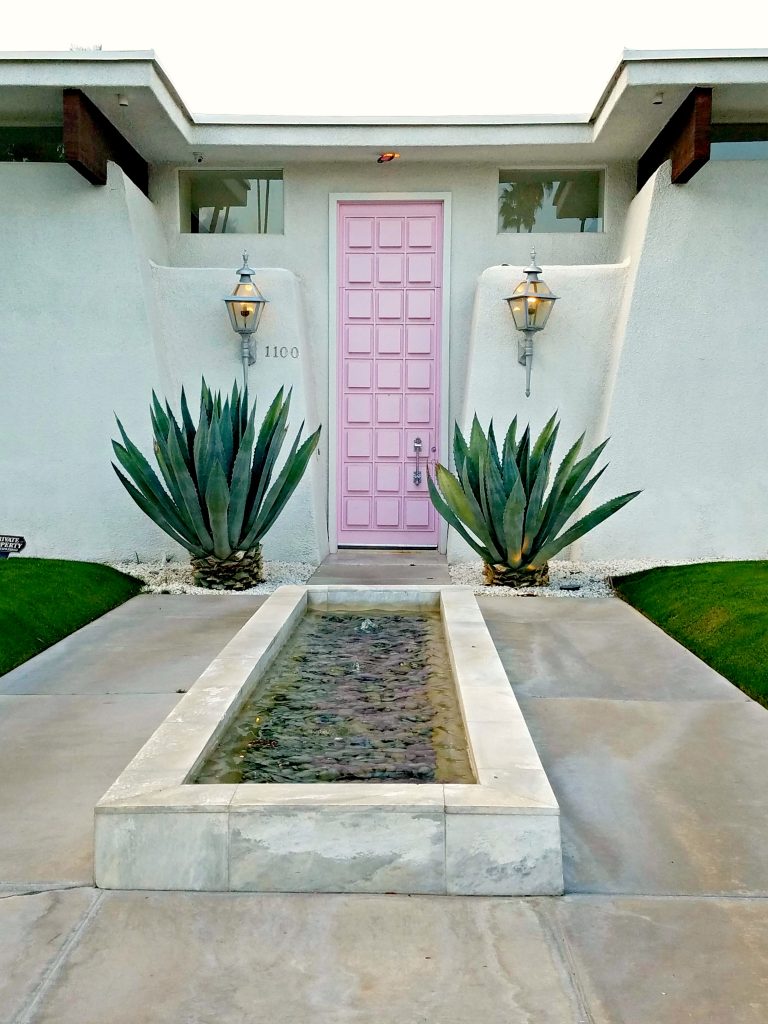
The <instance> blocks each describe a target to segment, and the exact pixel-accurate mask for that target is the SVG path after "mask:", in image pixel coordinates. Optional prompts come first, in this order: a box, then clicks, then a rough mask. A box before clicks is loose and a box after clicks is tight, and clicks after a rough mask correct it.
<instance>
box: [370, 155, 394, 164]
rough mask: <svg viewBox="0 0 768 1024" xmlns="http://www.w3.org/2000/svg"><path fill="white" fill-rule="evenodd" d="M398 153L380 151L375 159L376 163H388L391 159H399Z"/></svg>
mask: <svg viewBox="0 0 768 1024" xmlns="http://www.w3.org/2000/svg"><path fill="white" fill-rule="evenodd" d="M399 159H400V154H399V153H381V154H380V156H379V159H378V160H377V161H376V163H377V164H388V163H389V162H390V161H391V160H399Z"/></svg>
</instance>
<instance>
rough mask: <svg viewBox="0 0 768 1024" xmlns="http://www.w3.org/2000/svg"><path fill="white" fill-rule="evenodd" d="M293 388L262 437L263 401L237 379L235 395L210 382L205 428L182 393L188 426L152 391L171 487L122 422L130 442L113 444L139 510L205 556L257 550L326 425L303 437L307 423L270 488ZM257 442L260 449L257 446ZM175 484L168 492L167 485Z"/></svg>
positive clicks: (204, 390) (203, 407)
mask: <svg viewBox="0 0 768 1024" xmlns="http://www.w3.org/2000/svg"><path fill="white" fill-rule="evenodd" d="M290 404H291V392H290V391H289V392H288V394H287V395H286V396H285V397H284V396H283V388H280V390H279V391H278V393H277V395H276V397H275V399H274V401H273V402H272V404H271V405H270V407H269V409H268V410H267V414H266V416H265V417H264V421H263V423H262V424H261V428H260V429H259V433H258V437H257V436H256V425H255V416H256V402H255V401H254V402H253V405H252V407H251V408H250V410H249V403H248V389H247V388H244V389H243V391H242V392H241V391H240V390H239V389H238V386H237V384H235V386H234V388H233V389H232V394H231V396H227V397H226V398H225V399H224V401H222V396H221V392H216V393H213V392H211V390H210V388H209V387H208V385H207V384H206V383H205V379H203V382H202V387H201V394H200V415H199V418H198V423H197V426H195V423H194V421H193V420H192V417H191V415H190V412H189V406H188V404H187V397H186V394H185V393H184V389H183V388H182V390H181V425H180V424H179V423H178V421H177V420H176V417H175V416H174V414H173V412H172V410H171V407H170V405H169V404H168V402H166V403H165V408H163V406H162V405H161V403H160V401H159V400H158V398H157V395H155V393H154V392H153V393H152V407H151V417H152V429H153V431H154V435H155V440H154V450H155V458H156V460H157V464H158V466H159V468H160V473H161V475H162V478H163V480H164V481H165V487H163V484H162V483H161V482H160V479H159V478H158V476H157V474H156V473H155V471H154V470H153V469H152V467H151V466H150V464H149V462H148V461H147V459H146V458H145V457H144V455H142V453H141V452H140V451H139V449H138V448H137V447H136V445H135V444H134V443H133V442H132V441H131V439H130V438H129V437H128V435H127V434H126V432H125V430H124V429H123V425H122V423H121V422H120V420H119V419H118V420H117V425H118V428H119V430H120V435H121V437H122V440H123V443H122V444H120V443H119V442H118V441H113V442H112V447H113V448H114V451H115V455H116V456H117V460H118V462H119V463H120V466H121V467H122V468H123V469H124V470H125V473H127V474H128V477H130V479H128V477H126V475H125V474H124V473H122V472H121V471H120V469H118V467H117V466H116V465H115V464H114V463H112V465H113V467H114V470H115V472H116V473H117V475H118V477H119V478H120V480H121V482H122V484H123V486H124V487H125V489H126V490H127V491H128V493H129V494H130V495H131V497H132V498H133V500H134V501H135V502H136V504H137V505H138V506H139V508H140V509H141V510H142V511H143V512H145V513H146V514H147V515H148V516H149V517H150V518H151V519H152V520H154V522H155V523H157V525H158V526H159V527H160V528H161V529H162V530H165V532H166V533H167V534H168V536H169V537H172V538H173V539H174V540H175V541H178V543H179V544H181V545H183V547H185V548H186V549H187V550H188V551H189V552H191V553H192V555H194V556H197V557H198V558H200V557H203V556H214V557H215V558H217V559H227V558H229V557H230V556H231V555H233V554H234V553H235V552H238V551H250V550H251V549H253V548H255V547H257V545H258V544H259V542H260V541H261V538H262V537H263V536H264V535H265V534H266V532H267V531H268V530H269V528H270V527H271V526H272V524H273V523H274V522H275V520H276V519H277V517H278V515H279V514H280V512H281V511H282V509H283V507H284V506H285V503H286V502H287V501H288V499H289V498H290V496H291V494H292V493H293V491H294V490H295V489H296V486H297V484H298V483H299V481H300V480H301V478H302V476H303V474H304V471H305V470H306V468H307V464H308V463H309V459H310V456H311V455H312V452H313V451H314V450H315V447H316V445H317V442H318V439H319V437H320V428H319V427H318V429H317V430H316V431H315V432H314V434H311V435H310V436H309V437H307V438H306V440H304V442H303V443H302V442H301V433H302V430H303V428H304V424H303V423H302V425H301V427H299V431H298V433H297V434H296V437H295V439H294V441H293V444H292V445H291V450H290V452H289V453H288V456H287V458H286V460H285V462H284V464H283V466H282V469H281V470H280V472H279V473H278V474H277V477H276V479H275V482H274V483H273V484H272V485H271V486H270V483H271V480H272V474H273V471H274V468H275V464H276V462H277V459H278V456H279V454H280V449H281V448H282V445H283V441H284V440H285V437H286V435H287V433H288V426H287V423H288V413H289V410H290ZM254 444H255V447H254ZM166 488H167V490H166Z"/></svg>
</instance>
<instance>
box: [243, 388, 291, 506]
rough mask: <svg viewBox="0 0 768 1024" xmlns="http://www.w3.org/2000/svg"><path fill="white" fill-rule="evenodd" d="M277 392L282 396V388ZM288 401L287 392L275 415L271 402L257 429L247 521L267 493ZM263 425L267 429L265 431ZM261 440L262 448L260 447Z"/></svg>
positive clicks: (283, 432) (284, 430) (284, 429)
mask: <svg viewBox="0 0 768 1024" xmlns="http://www.w3.org/2000/svg"><path fill="white" fill-rule="evenodd" d="M278 394H279V395H280V396H281V397H282V388H281V389H280V391H279V392H278ZM290 401H291V393H290V392H288V396H287V397H286V400H285V401H284V402H283V403H282V405H279V406H277V407H276V408H275V415H274V416H270V413H271V412H272V408H273V407H275V402H273V403H272V406H271V407H270V410H269V412H268V413H267V417H266V418H265V420H264V423H263V424H262V428H261V430H260V431H259V438H258V441H257V442H256V450H255V451H254V453H253V469H252V471H251V488H250V491H249V492H248V504H247V506H246V510H247V511H246V518H247V519H248V521H249V522H252V521H253V519H254V517H255V516H257V515H258V514H259V510H260V508H261V504H262V502H263V500H264V495H265V494H266V493H267V488H268V487H269V485H270V481H271V480H272V471H273V470H274V468H275V463H276V462H277V460H278V457H279V455H280V451H281V449H282V447H283V442H284V441H285V438H286V436H287V434H288V426H287V424H288V413H289V411H290ZM265 426H266V427H267V431H265ZM262 442H263V448H260V445H262ZM259 460H260V461H259Z"/></svg>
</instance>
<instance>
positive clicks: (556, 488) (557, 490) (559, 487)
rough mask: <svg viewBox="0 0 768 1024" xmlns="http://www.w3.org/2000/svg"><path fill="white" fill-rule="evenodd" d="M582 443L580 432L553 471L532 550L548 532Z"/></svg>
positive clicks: (582, 437) (582, 436) (541, 541)
mask: <svg viewBox="0 0 768 1024" xmlns="http://www.w3.org/2000/svg"><path fill="white" fill-rule="evenodd" d="M583 443H584V435H583V434H582V435H581V437H579V438H577V440H576V441H575V442H574V443H573V444H572V445H571V447H570V448H569V449H568V451H567V452H566V454H565V456H564V458H563V460H562V462H561V463H560V465H559V466H558V468H557V473H555V479H554V481H553V483H552V487H551V489H550V492H549V494H548V495H547V498H546V501H545V502H544V507H543V509H542V516H541V525H540V526H539V532H538V533H537V534H536V540H535V541H534V547H533V549H532V550H536V548H537V547H538V546H540V545H541V544H542V543H543V541H544V540H545V539H546V538H547V536H548V534H549V524H550V522H551V521H552V519H553V517H554V514H555V513H556V512H557V509H558V505H559V503H560V501H561V499H562V496H563V492H564V490H565V486H566V484H567V482H568V478H569V476H570V474H571V470H572V469H573V467H574V465H575V464H576V460H577V459H578V457H579V452H580V451H581V446H582V444H583Z"/></svg>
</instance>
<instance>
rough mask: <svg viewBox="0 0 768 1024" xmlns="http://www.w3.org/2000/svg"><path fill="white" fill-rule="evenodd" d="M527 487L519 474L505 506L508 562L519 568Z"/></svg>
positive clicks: (504, 521) (505, 535)
mask: <svg viewBox="0 0 768 1024" xmlns="http://www.w3.org/2000/svg"><path fill="white" fill-rule="evenodd" d="M525 501H526V498H525V488H524V487H523V481H522V480H521V478H520V474H518V476H517V479H516V480H515V485H514V487H513V488H512V491H511V493H510V495H509V497H508V498H507V503H506V505H505V506H504V518H503V523H504V537H505V538H506V543H507V550H506V555H507V560H506V564H507V565H509V566H511V567H512V568H513V569H518V568H519V567H520V565H521V564H522V558H523V528H524V526H525Z"/></svg>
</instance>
